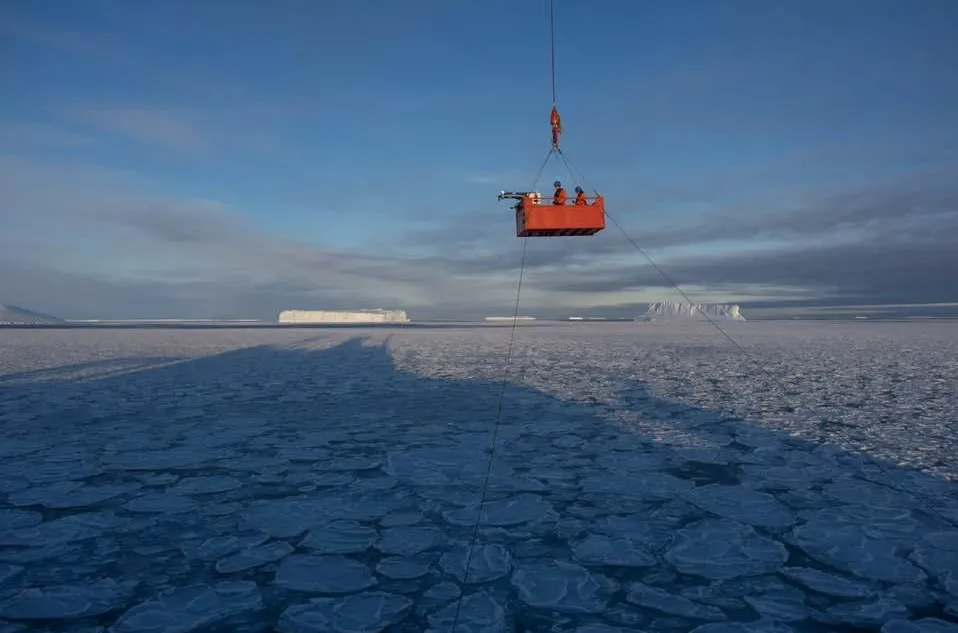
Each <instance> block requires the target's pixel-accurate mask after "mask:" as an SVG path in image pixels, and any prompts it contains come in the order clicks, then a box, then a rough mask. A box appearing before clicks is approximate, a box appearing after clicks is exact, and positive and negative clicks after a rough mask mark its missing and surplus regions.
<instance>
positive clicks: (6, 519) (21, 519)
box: [0, 508, 43, 532]
mask: <svg viewBox="0 0 958 633" xmlns="http://www.w3.org/2000/svg"><path fill="white" fill-rule="evenodd" d="M42 520H43V515H42V514H40V513H39V512H34V511H33V510H14V509H11V508H0V532H7V531H10V530H19V529H21V528H29V527H33V526H35V525H38V524H39V523H40V522H41V521H42Z"/></svg>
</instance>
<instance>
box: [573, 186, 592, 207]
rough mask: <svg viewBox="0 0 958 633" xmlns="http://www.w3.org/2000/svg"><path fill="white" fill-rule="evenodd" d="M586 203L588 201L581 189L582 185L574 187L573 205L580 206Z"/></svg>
mask: <svg viewBox="0 0 958 633" xmlns="http://www.w3.org/2000/svg"><path fill="white" fill-rule="evenodd" d="M587 204H589V202H588V201H587V200H586V199H585V192H584V191H582V187H576V188H575V206H577V207H581V206H585V205H587Z"/></svg>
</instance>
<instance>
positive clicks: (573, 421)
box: [0, 322, 958, 633]
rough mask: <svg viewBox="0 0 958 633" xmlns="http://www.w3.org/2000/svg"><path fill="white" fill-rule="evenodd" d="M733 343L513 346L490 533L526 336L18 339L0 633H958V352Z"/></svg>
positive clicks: (5, 417) (947, 343)
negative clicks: (482, 499)
mask: <svg viewBox="0 0 958 633" xmlns="http://www.w3.org/2000/svg"><path fill="white" fill-rule="evenodd" d="M725 328H726V330H727V331H728V332H729V333H730V334H731V335H732V336H733V337H735V339H736V340H737V341H739V342H740V343H741V344H742V345H743V346H744V347H745V348H747V349H748V350H749V352H750V354H749V356H745V355H743V354H742V353H741V352H740V351H738V350H737V349H735V348H734V347H733V346H732V345H731V344H730V343H729V342H728V341H727V340H726V339H724V337H722V336H721V335H720V334H719V333H718V332H717V331H716V330H715V329H713V328H712V327H711V326H709V325H708V324H703V325H687V326H660V325H648V324H638V323H636V324H631V323H624V324H605V325H592V324H589V325H582V324H555V325H546V324H542V325H538V324H537V325H530V326H522V327H521V329H520V330H519V332H518V339H517V346H516V354H515V358H514V362H513V365H512V368H511V370H510V374H509V386H508V388H507V390H506V392H505V401H504V406H503V410H502V425H501V428H500V432H499V441H498V445H497V450H496V459H495V461H494V462H493V464H492V469H491V473H490V481H489V487H488V491H487V503H486V504H485V505H484V506H483V507H482V511H481V514H480V513H479V504H478V501H479V492H480V489H481V487H482V484H483V480H484V477H485V476H486V473H487V459H488V457H489V450H488V449H489V443H490V438H491V431H492V429H493V422H494V420H495V413H496V405H497V398H498V393H499V388H500V381H501V379H502V378H503V374H504V370H505V350H506V347H507V343H508V337H509V328H508V327H475V328H470V327H450V328H435V329H431V328H422V329H416V328H403V329H399V328H396V329H380V328H369V329H352V330H252V329H246V330H208V331H203V330H88V329H85V330H45V331H29V330H13V331H0V632H7V631H41V630H42V631H68V632H76V633H81V632H83V633H87V632H90V633H92V632H93V631H110V632H113V633H158V632H160V631H165V632H173V631H176V632H181V633H182V632H190V631H213V632H216V631H239V632H242V633H247V632H248V633H252V632H259V631H263V632H265V631H273V630H275V631H280V632H283V633H301V632H302V633H307V632H341V633H376V632H379V631H385V632H387V633H397V632H409V633H412V632H422V631H431V632H433V633H441V632H449V631H451V625H452V622H453V620H454V619H455V616H456V611H457V609H459V611H460V612H459V627H458V628H457V633H464V632H467V631H477V632H478V631H482V632H489V633H496V632H500V631H501V632H512V631H549V632H553V633H573V632H575V633H614V632H616V631H647V632H653V631H662V632H669V633H671V632H675V633H679V632H686V631H695V632H696V633H733V632H736V633H738V632H742V633H746V632H755V633H759V632H763V631H764V632H773V631H774V632H783V633H784V632H788V631H794V632H802V631H839V632H841V631H849V632H851V631H863V630H866V631H867V630H871V631H879V630H880V631H883V632H884V633H932V632H934V633H946V632H956V631H958V495H956V488H958V483H956V482H958V457H956V455H958V439H956V438H958V428H956V427H958V423H956V411H958V406H956V403H958V360H956V359H958V327H956V326H955V325H950V324H941V323H939V324H933V323H922V324H894V323H887V324H874V323H870V324H859V323H855V324H848V323H844V324H828V323H816V324H801V323H795V324H792V323H760V322H759V323H748V324H725ZM876 460H879V461H876ZM477 514H480V529H479V533H478V543H477V546H476V547H475V548H474V549H473V552H472V556H471V558H470V557H469V556H468V552H469V550H468V546H469V542H470V539H471V537H472V534H473V525H474V522H475V520H476V517H477Z"/></svg>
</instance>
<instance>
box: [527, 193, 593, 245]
mask: <svg viewBox="0 0 958 633" xmlns="http://www.w3.org/2000/svg"><path fill="white" fill-rule="evenodd" d="M586 201H587V202H588V204H584V205H576V204H575V203H574V201H573V200H572V199H570V200H568V201H567V202H566V203H565V204H552V200H551V199H549V198H545V199H543V200H542V201H541V202H539V204H535V201H534V199H533V198H532V197H531V196H526V197H525V198H524V199H523V200H521V201H520V204H519V205H518V206H517V208H516V236H517V237H559V236H580V235H595V234H596V233H598V232H599V231H601V230H602V229H604V228H605V199H604V198H603V197H602V196H595V197H589V198H586Z"/></svg>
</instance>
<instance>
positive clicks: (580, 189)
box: [575, 187, 585, 193]
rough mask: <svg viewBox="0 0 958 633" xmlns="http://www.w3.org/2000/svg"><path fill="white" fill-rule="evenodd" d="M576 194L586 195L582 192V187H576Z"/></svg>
mask: <svg viewBox="0 0 958 633" xmlns="http://www.w3.org/2000/svg"><path fill="white" fill-rule="evenodd" d="M575 192H576V193H585V192H584V191H582V187H576V188H575Z"/></svg>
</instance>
